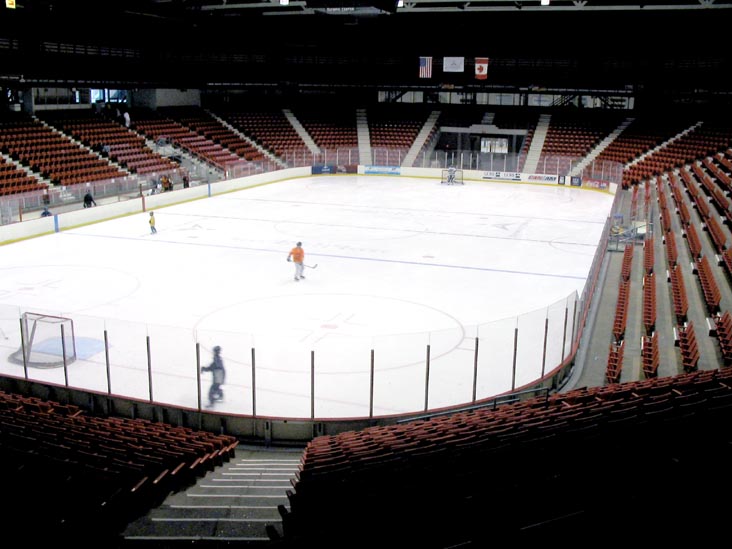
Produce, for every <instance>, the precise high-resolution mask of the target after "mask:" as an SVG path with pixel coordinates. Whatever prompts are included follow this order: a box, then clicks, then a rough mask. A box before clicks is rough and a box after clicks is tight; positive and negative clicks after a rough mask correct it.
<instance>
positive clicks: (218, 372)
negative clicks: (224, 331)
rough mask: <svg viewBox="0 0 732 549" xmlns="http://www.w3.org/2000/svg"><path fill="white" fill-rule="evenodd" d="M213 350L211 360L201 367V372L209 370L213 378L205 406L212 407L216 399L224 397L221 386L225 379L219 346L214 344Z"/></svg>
mask: <svg viewBox="0 0 732 549" xmlns="http://www.w3.org/2000/svg"><path fill="white" fill-rule="evenodd" d="M213 352H214V356H213V362H211V364H210V365H208V366H204V367H203V368H201V371H202V372H211V375H212V378H213V381H212V383H211V388H210V389H209V390H208V406H206V408H212V407H213V405H214V403H215V402H216V401H218V400H223V399H224V391H223V389H222V388H221V386H222V385H223V384H224V381H225V380H226V370H225V369H224V361H223V360H222V358H221V347H219V346H218V345H216V347H214V348H213Z"/></svg>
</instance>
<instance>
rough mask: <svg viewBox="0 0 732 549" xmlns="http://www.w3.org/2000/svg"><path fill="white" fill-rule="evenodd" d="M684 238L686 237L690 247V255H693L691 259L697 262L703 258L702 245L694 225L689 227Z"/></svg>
mask: <svg viewBox="0 0 732 549" xmlns="http://www.w3.org/2000/svg"><path fill="white" fill-rule="evenodd" d="M684 236H685V237H686V244H687V245H688V246H689V253H690V254H691V258H692V259H693V260H696V259H698V258H699V257H701V254H702V243H701V240H700V239H699V233H698V232H697V231H696V227H695V226H694V225H689V226H688V227H687V228H686V233H685V234H684Z"/></svg>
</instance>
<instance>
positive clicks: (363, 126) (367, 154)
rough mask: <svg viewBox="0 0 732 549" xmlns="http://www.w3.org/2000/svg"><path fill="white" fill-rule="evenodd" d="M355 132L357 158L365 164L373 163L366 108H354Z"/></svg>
mask: <svg viewBox="0 0 732 549" xmlns="http://www.w3.org/2000/svg"><path fill="white" fill-rule="evenodd" d="M356 133H357V135H358V160H359V163H360V164H362V165H364V166H366V165H368V164H373V161H372V159H371V133H370V132H369V121H368V116H367V114H366V109H357V110H356Z"/></svg>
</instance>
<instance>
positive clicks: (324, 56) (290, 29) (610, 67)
mask: <svg viewBox="0 0 732 549" xmlns="http://www.w3.org/2000/svg"><path fill="white" fill-rule="evenodd" d="M344 2H345V0H342V1H341V2H322V1H320V2H316V3H315V2H310V3H308V4H309V5H310V6H315V7H313V8H310V7H308V8H307V9H308V10H310V11H308V12H303V11H302V9H303V8H300V11H297V8H294V10H293V11H292V12H288V13H289V14H286V15H276V16H268V15H265V14H266V13H267V12H266V11H265V8H262V9H234V6H237V5H247V6H252V5H257V4H260V3H249V4H234V3H232V2H229V4H228V6H229V7H230V8H231V9H223V8H226V7H227V2H221V1H217V2H214V1H213V0H207V1H185V0H170V1H161V0H136V1H124V2H123V1H111V2H90V1H87V0H81V1H79V2H73V3H71V2H53V1H50V0H21V1H19V2H18V9H16V10H8V9H3V10H2V11H1V12H0V66H1V67H2V70H1V71H0V79H2V81H4V82H5V83H12V82H18V81H20V82H21V83H31V84H32V85H44V84H46V85H59V84H64V83H67V84H69V85H74V84H79V85H84V84H88V83H97V84H106V85H109V86H112V85H116V86H119V87H151V88H152V87H181V88H202V89H204V88H207V87H212V86H215V87H222V86H223V87H231V88H247V87H256V86H278V87H280V88H281V89H283V90H291V89H292V88H299V89H302V88H305V87H314V88H317V87H326V88H334V87H340V88H342V89H343V90H344V91H345V90H363V89H364V88H369V89H373V88H379V89H387V88H394V89H400V88H401V89H429V88H432V89H440V88H445V87H447V88H451V87H452V88H454V87H461V88H464V89H465V90H466V91H471V90H472V91H475V90H481V91H501V90H504V89H515V88H520V87H535V88H575V89H596V90H605V89H612V90H622V89H626V90H629V89H630V90H632V91H633V92H634V93H636V94H637V95H648V96H651V95H655V96H666V95H669V94H672V95H674V96H676V97H678V96H681V97H686V96H688V95H689V94H698V92H700V91H702V92H706V91H711V92H714V93H719V92H724V93H726V92H728V91H729V86H728V84H727V82H726V80H727V77H726V75H728V74H729V73H730V68H732V67H730V61H729V55H728V50H727V48H726V46H725V44H724V39H725V36H726V32H727V30H726V28H725V21H727V17H725V15H727V14H729V7H730V4H725V3H724V2H717V3H712V4H710V5H709V7H708V8H707V9H698V8H700V6H699V4H693V3H692V4H689V5H687V4H678V5H673V4H672V3H666V4H668V5H660V4H659V5H656V6H651V5H648V6H644V7H643V8H641V7H640V6H641V5H642V4H626V5H612V6H611V5H610V4H612V3H610V2H595V3H592V2H589V3H587V4H586V5H585V6H584V7H581V6H579V5H575V4H574V3H567V2H560V1H558V0H555V1H554V5H553V6H551V7H547V9H546V11H542V8H543V7H540V6H539V2H538V0H537V1H536V2H499V1H495V2H494V1H491V2H487V1H485V3H484V4H483V3H481V2H478V3H475V2H474V3H465V4H464V7H463V8H462V9H458V8H456V7H455V6H456V4H455V2H445V3H443V4H433V3H430V4H425V6H427V7H425V8H421V7H420V10H422V11H418V12H416V13H414V9H412V10H411V11H410V10H407V9H406V8H405V11H402V10H398V11H396V12H394V13H391V12H386V11H382V12H380V13H378V14H372V13H363V14H362V13H359V12H358V11H349V10H358V9H363V6H367V5H370V6H373V5H374V4H377V5H378V4H381V2H380V1H375V0H371V1H370V2H366V1H365V0H351V1H350V2H345V3H344ZM293 4H306V3H305V2H293ZM308 4H306V6H307V5H308ZM261 5H262V6H267V9H269V8H271V7H272V5H273V3H272V2H270V1H265V2H261ZM407 5H409V3H407ZM415 5H416V6H417V7H419V3H416V4H415ZM476 5H477V6H478V7H482V8H484V9H486V10H487V9H490V10H491V11H470V10H475V9H476V7H475V6H476ZM323 6H331V8H330V9H340V10H343V11H342V12H336V13H333V12H326V11H323V10H325V9H326V8H324V7H323ZM445 6H447V7H445ZM470 6H473V7H470ZM334 7H335V8H334ZM679 8H683V9H679ZM368 9H371V8H368ZM448 9H449V10H451V11H441V10H448ZM316 10H320V11H316ZM644 10H645V11H644ZM446 55H447V56H463V57H465V58H466V70H465V72H464V73H460V74H455V73H452V74H445V73H442V70H441V65H439V63H438V61H440V60H441V57H442V56H446ZM419 56H434V58H435V61H436V63H437V64H436V65H435V73H434V76H433V78H431V79H419V78H418V71H417V67H418V58H419ZM482 56H486V57H489V58H490V59H491V63H490V70H489V78H488V79H487V80H486V81H482V82H478V81H476V80H475V79H474V77H473V72H472V69H473V65H472V63H473V60H474V58H475V57H482Z"/></svg>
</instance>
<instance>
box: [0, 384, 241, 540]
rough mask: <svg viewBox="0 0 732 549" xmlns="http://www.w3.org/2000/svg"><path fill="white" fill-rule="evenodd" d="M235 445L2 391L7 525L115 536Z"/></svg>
mask: <svg viewBox="0 0 732 549" xmlns="http://www.w3.org/2000/svg"><path fill="white" fill-rule="evenodd" d="M237 444H238V441H237V439H236V438H234V437H231V436H228V435H222V434H212V433H209V432H206V431H199V430H195V429H191V428H187V427H179V426H173V425H168V424H164V423H156V422H152V421H149V420H146V419H142V418H137V419H129V418H115V417H97V416H94V415H91V414H89V413H87V412H85V411H84V410H83V409H81V408H80V407H78V406H76V405H73V404H64V403H61V402H56V401H52V400H46V399H41V398H38V397H34V396H23V395H19V394H15V393H11V392H6V391H0V462H1V463H2V470H3V472H4V473H5V479H4V480H5V483H4V498H5V499H6V501H7V502H9V506H6V510H5V511H4V520H6V521H8V522H7V524H13V523H14V522H17V523H18V524H24V525H26V526H27V525H28V523H31V524H33V523H35V524H39V525H41V524H42V525H43V527H44V528H47V529H48V532H47V535H49V536H50V537H51V538H54V539H55V538H56V536H59V537H62V536H66V535H70V536H71V535H83V536H91V535H93V534H94V533H96V534H99V535H102V536H105V535H114V534H115V533H116V532H117V531H118V530H119V529H120V528H121V527H124V526H125V525H126V524H127V523H128V522H129V521H130V520H132V519H134V518H136V517H137V516H140V515H141V514H144V513H146V512H148V511H149V510H150V509H151V508H153V507H155V506H157V505H159V504H160V503H161V501H162V499H164V498H165V497H166V496H167V495H168V494H169V493H170V492H171V491H172V490H179V489H181V488H184V487H186V486H188V485H190V484H191V483H193V482H195V480H196V479H197V478H198V477H200V476H202V475H203V474H205V473H206V472H207V471H210V470H211V469H212V468H214V467H216V466H219V465H223V463H224V462H226V461H228V460H229V459H230V458H231V457H232V456H233V455H234V450H235V448H236V446H237ZM10 502H12V503H10ZM9 507H10V508H9ZM9 517H11V518H9ZM62 539H63V538H62ZM82 539H91V538H82Z"/></svg>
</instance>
